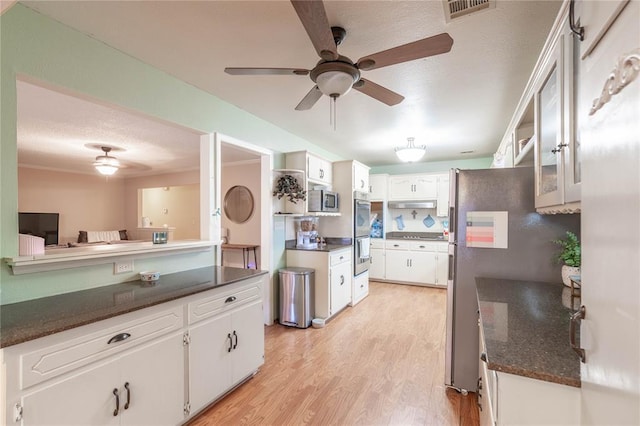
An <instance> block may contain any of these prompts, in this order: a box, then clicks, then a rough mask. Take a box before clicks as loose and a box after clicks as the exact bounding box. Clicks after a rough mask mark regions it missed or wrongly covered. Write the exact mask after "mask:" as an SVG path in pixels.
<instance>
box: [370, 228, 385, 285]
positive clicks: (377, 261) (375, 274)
mask: <svg viewBox="0 0 640 426" xmlns="http://www.w3.org/2000/svg"><path fill="white" fill-rule="evenodd" d="M369 255H370V256H371V263H370V264H369V278H371V279H372V280H384V279H385V277H386V275H385V260H384V257H385V250H384V241H383V240H376V239H373V238H372V239H371V248H370V249H369Z"/></svg>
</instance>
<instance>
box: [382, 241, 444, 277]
mask: <svg viewBox="0 0 640 426" xmlns="http://www.w3.org/2000/svg"><path fill="white" fill-rule="evenodd" d="M384 259H385V279H386V280H388V281H398V282H406V283H412V284H428V285H437V286H445V287H446V285H447V276H448V256H447V253H446V243H431V242H416V241H398V240H388V241H387V242H386V245H385V252H384Z"/></svg>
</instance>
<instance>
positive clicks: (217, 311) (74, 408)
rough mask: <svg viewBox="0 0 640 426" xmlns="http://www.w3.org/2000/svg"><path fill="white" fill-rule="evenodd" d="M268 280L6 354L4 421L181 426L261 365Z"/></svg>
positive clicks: (245, 283)
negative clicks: (263, 306)
mask: <svg viewBox="0 0 640 426" xmlns="http://www.w3.org/2000/svg"><path fill="white" fill-rule="evenodd" d="M263 280H268V277H267V275H266V274H265V275H262V276H258V277H255V278H250V279H246V280H242V281H239V282H237V283H234V284H229V285H227V286H222V287H220V288H219V289H215V290H210V291H207V292H204V293H201V294H196V295H192V296H188V297H185V298H182V299H177V300H174V301H170V302H167V303H163V304H160V305H157V306H153V307H150V308H146V309H141V310H138V311H134V312H130V313H127V314H123V315H120V316H117V317H114V318H110V319H107V320H103V321H98V322H95V323H92V324H89V325H85V326H81V327H77V328H74V329H71V330H66V331H63V332H60V333H56V334H52V335H50V336H46V337H42V338H39V339H35V340H31V341H28V342H25V343H21V344H17V345H14V346H9V347H6V348H3V349H2V350H1V351H0V360H1V361H2V366H1V367H2V371H3V376H2V380H1V381H0V384H1V386H2V388H1V389H0V394H2V395H3V398H2V401H1V404H2V406H0V413H2V420H1V421H0V424H7V425H14V424H15V425H23V426H30V425H34V426H36V425H65V426H69V425H78V426H80V425H82V426H85V425H154V426H156V425H179V424H182V423H184V422H185V421H187V420H188V419H189V418H190V417H192V416H193V414H195V412H197V410H199V409H201V408H203V407H204V406H206V405H208V404H209V403H211V402H213V401H215V400H216V399H217V398H218V397H219V396H220V395H222V394H224V393H225V392H227V391H229V390H230V389H232V388H233V387H234V386H235V385H237V384H238V383H240V382H241V381H242V380H244V379H245V378H247V377H249V376H250V375H251V374H253V373H254V372H255V371H256V370H257V369H258V368H259V367H260V365H262V364H263V363H264V328H263V327H264V326H263V314H262V298H261V295H262V287H263V286H264V283H263ZM185 313H188V318H185Z"/></svg>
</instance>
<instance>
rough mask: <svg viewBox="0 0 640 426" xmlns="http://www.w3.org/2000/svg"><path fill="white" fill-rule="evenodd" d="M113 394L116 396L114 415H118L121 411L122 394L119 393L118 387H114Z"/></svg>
mask: <svg viewBox="0 0 640 426" xmlns="http://www.w3.org/2000/svg"><path fill="white" fill-rule="evenodd" d="M113 394H114V395H115V397H116V409H115V410H113V415H114V416H117V415H118V412H119V411H120V394H119V393H118V388H113Z"/></svg>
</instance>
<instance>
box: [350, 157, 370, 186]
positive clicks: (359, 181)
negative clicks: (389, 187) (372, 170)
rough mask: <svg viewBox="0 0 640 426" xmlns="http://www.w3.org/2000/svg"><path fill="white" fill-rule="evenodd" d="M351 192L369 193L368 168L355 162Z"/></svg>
mask: <svg viewBox="0 0 640 426" xmlns="http://www.w3.org/2000/svg"><path fill="white" fill-rule="evenodd" d="M353 190H354V191H360V192H369V167H368V166H365V165H364V164H362V163H359V162H357V161H354V162H353Z"/></svg>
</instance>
